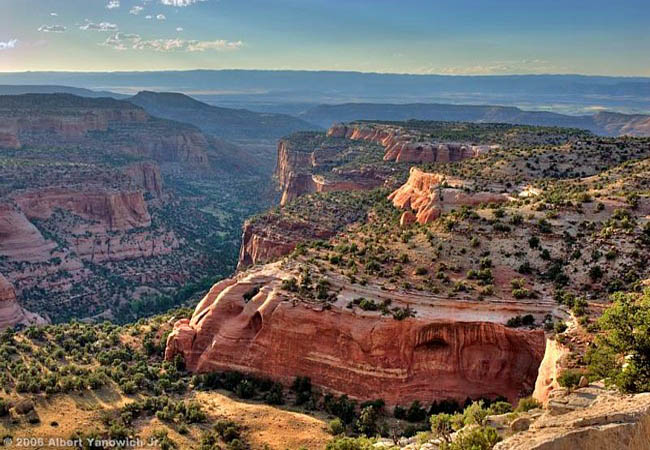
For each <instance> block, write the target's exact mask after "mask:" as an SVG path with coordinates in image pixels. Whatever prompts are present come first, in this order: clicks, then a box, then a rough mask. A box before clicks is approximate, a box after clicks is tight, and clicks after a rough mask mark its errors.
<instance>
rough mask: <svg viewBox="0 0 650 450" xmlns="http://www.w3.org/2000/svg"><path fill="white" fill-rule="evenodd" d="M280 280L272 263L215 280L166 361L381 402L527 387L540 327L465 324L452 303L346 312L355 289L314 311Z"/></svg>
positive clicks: (178, 327) (177, 331)
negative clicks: (298, 381) (297, 382)
mask: <svg viewBox="0 0 650 450" xmlns="http://www.w3.org/2000/svg"><path fill="white" fill-rule="evenodd" d="M285 276H287V274H285V273H283V272H282V270H281V269H280V266H279V265H278V264H271V265H267V266H264V267H263V268H261V269H259V270H253V271H249V272H246V273H243V274H240V276H238V277H237V278H236V279H231V280H224V281H222V282H220V283H218V284H216V285H215V286H214V287H213V288H212V289H211V290H210V292H209V293H208V294H207V295H206V297H205V298H204V299H203V300H202V301H201V303H199V305H198V306H197V308H196V310H195V312H194V315H193V316H192V318H191V320H187V319H185V320H181V321H179V322H177V323H176V324H175V326H174V330H173V332H172V333H171V335H170V336H169V338H168V341H167V349H166V354H165V356H166V358H167V359H171V358H173V357H174V356H175V355H177V354H180V355H182V356H183V357H184V359H185V361H186V363H187V366H188V368H189V369H190V370H192V371H197V372H207V371H213V370H233V369H234V370H240V371H244V372H251V373H256V374H259V375H263V376H268V377H271V378H273V379H276V380H279V381H282V382H286V383H289V382H290V381H291V380H292V378H293V377H295V376H296V375H305V376H309V377H310V378H311V379H312V382H313V383H315V384H316V385H319V386H321V387H323V388H325V389H327V390H329V391H334V392H341V393H345V394H348V395H350V396H352V397H355V398H359V399H371V398H383V399H384V400H385V401H386V402H387V404H388V405H395V404H398V403H399V404H405V403H408V402H411V401H413V400H416V399H417V400H421V401H431V400H433V399H445V398H456V399H458V400H464V399H465V398H466V397H467V396H471V397H479V396H497V395H503V396H506V397H508V398H509V399H511V400H514V399H515V398H517V397H518V396H519V395H521V394H522V393H525V392H530V391H532V388H533V385H534V382H535V378H536V376H537V368H538V366H539V363H540V361H541V360H542V355H543V352H544V334H543V332H542V331H521V330H515V329H511V328H507V327H505V326H503V325H502V324H501V323H497V322H493V321H484V322H478V321H471V320H466V319H467V318H470V317H476V316H481V312H480V311H472V312H471V313H470V312H468V311H463V310H462V309H460V310H455V311H454V312H452V310H454V306H453V305H451V304H449V305H447V306H441V305H436V306H435V309H434V308H432V309H431V310H426V311H425V310H424V309H423V310H422V311H420V313H418V315H417V316H416V317H415V318H410V319H405V320H402V321H398V320H395V319H393V318H392V317H385V316H381V314H379V313H369V312H363V313H358V312H357V313H355V312H354V311H351V310H349V309H347V308H345V305H346V304H347V300H348V297H350V296H353V295H358V292H352V291H349V289H354V288H351V287H350V286H347V287H345V286H343V285H341V286H340V287H341V288H342V291H340V292H339V299H338V300H337V302H336V303H335V304H333V305H332V307H331V308H323V307H322V305H316V304H308V303H304V302H301V301H299V300H292V299H291V297H290V296H288V295H287V293H286V292H284V291H282V289H281V287H280V285H281V281H282V279H283V278H284V277H285ZM333 282H334V283H336V281H333ZM253 287H258V288H259V289H260V290H259V293H258V294H257V295H256V296H255V297H254V298H253V299H252V300H250V301H249V302H248V303H247V302H246V301H245V300H244V298H243V295H244V294H245V293H247V292H249V291H250V290H251V289H252V288H253ZM346 289H347V290H346ZM425 309H426V308H425ZM479 309H480V308H479ZM509 314H510V313H509V312H508V313H505V314H503V320H504V321H505V320H506V319H505V317H506V316H509ZM484 317H486V318H487V317H490V313H488V314H485V315H484ZM493 317H494V316H493ZM486 320H490V319H486Z"/></svg>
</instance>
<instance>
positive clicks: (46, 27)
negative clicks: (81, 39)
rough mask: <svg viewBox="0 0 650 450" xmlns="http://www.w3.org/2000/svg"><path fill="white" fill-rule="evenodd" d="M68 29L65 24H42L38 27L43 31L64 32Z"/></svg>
mask: <svg viewBox="0 0 650 450" xmlns="http://www.w3.org/2000/svg"><path fill="white" fill-rule="evenodd" d="M65 30H67V28H66V27H64V26H63V25H41V26H40V27H38V31H40V32H41V33H63V32H64V31H65Z"/></svg>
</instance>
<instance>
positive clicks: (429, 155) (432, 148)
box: [327, 124, 491, 163]
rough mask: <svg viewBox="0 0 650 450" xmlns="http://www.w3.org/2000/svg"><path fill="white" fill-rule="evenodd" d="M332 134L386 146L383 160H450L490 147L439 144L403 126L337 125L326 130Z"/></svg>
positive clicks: (481, 152)
mask: <svg viewBox="0 0 650 450" xmlns="http://www.w3.org/2000/svg"><path fill="white" fill-rule="evenodd" d="M327 135H328V136H331V137H344V138H347V139H352V140H357V141H366V142H373V143H376V144H379V145H382V146H383V147H385V149H386V153H385V155H384V160H386V161H395V162H412V163H420V162H450V161H460V160H462V159H467V158H474V157H476V156H479V155H481V154H483V153H485V152H487V151H489V150H490V148H491V146H487V145H470V144H462V143H438V142H433V141H430V140H428V139H427V138H423V137H422V136H419V135H418V134H417V133H416V132H412V131H409V130H407V129H405V128H403V127H397V126H392V125H383V124H350V125H345V124H337V125H334V126H333V127H332V128H330V129H329V131H328V132H327Z"/></svg>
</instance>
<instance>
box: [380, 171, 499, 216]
mask: <svg viewBox="0 0 650 450" xmlns="http://www.w3.org/2000/svg"><path fill="white" fill-rule="evenodd" d="M468 186H469V183H467V182H465V181H464V180H461V179H458V178H454V177H447V176H446V175H443V174H439V173H427V172H423V171H422V170H420V169H418V168H415V167H413V168H411V172H410V174H409V179H408V180H407V182H406V183H405V184H404V185H402V186H401V187H400V188H399V189H397V190H396V191H394V192H393V193H391V194H390V195H389V196H388V199H389V200H392V202H393V205H395V207H397V208H400V209H406V210H413V211H415V217H416V220H417V222H418V223H422V224H424V223H429V222H432V221H434V220H435V219H437V218H438V217H440V214H441V212H442V211H443V209H444V207H446V206H449V207H458V206H463V205H468V206H469V205H479V204H482V203H503V202H507V201H508V200H509V197H508V196H507V195H506V194H500V193H493V192H467V189H465V188H467V187H468Z"/></svg>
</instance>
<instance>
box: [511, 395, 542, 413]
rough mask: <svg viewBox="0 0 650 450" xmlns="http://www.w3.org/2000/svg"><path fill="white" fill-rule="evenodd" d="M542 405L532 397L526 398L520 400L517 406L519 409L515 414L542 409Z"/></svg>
mask: <svg viewBox="0 0 650 450" xmlns="http://www.w3.org/2000/svg"><path fill="white" fill-rule="evenodd" d="M541 407H542V404H541V403H540V402H538V401H537V400H535V399H534V398H532V397H524V398H522V399H521V400H519V403H518V404H517V408H516V409H515V412H519V413H520V412H526V411H530V410H531V409H535V408H541Z"/></svg>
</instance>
